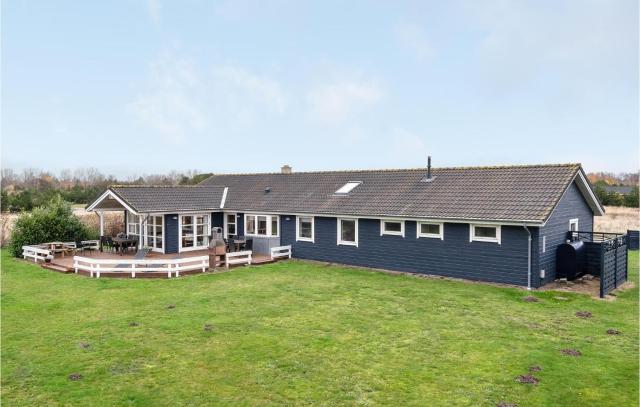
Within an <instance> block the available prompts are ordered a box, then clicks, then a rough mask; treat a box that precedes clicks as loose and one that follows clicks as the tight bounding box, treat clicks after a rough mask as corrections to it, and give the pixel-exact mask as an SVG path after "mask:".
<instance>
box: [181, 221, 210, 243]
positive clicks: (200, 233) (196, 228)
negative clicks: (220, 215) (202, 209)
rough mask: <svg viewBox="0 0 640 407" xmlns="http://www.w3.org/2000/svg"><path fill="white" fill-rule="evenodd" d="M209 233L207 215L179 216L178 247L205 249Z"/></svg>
mask: <svg viewBox="0 0 640 407" xmlns="http://www.w3.org/2000/svg"><path fill="white" fill-rule="evenodd" d="M210 234H211V229H210V224H209V215H181V216H180V249H181V250H198V249H206V248H207V246H208V245H209V235H210Z"/></svg>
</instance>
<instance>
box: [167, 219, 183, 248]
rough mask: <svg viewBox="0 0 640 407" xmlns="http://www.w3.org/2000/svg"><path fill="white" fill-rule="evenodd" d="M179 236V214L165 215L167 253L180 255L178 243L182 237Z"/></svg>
mask: <svg viewBox="0 0 640 407" xmlns="http://www.w3.org/2000/svg"><path fill="white" fill-rule="evenodd" d="M174 218H175V219H174ZM178 234H179V231H178V214H172V215H164V244H165V248H164V252H165V253H178V251H179V250H180V248H179V241H178V239H179V238H180V236H178Z"/></svg>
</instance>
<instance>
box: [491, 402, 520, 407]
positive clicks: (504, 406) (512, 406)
mask: <svg viewBox="0 0 640 407" xmlns="http://www.w3.org/2000/svg"><path fill="white" fill-rule="evenodd" d="M496 407H518V405H517V404H514V403H509V402H506V401H501V402H499V403H498V404H496Z"/></svg>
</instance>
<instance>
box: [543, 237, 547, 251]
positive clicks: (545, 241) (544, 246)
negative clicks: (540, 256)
mask: <svg viewBox="0 0 640 407" xmlns="http://www.w3.org/2000/svg"><path fill="white" fill-rule="evenodd" d="M546 251H547V236H542V253H546Z"/></svg>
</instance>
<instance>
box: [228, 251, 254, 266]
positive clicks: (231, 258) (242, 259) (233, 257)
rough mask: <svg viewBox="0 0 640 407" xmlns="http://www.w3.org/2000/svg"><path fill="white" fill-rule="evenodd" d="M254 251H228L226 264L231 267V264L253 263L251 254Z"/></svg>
mask: <svg viewBox="0 0 640 407" xmlns="http://www.w3.org/2000/svg"><path fill="white" fill-rule="evenodd" d="M252 254H253V252H252V251H251V250H244V251H241V252H230V253H227V255H226V256H225V260H224V266H225V267H226V268H229V266H230V265H234V264H248V265H251V255H252Z"/></svg>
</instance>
